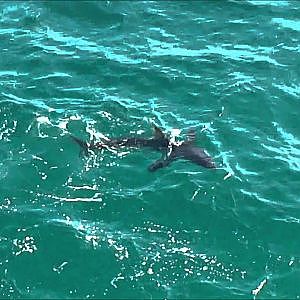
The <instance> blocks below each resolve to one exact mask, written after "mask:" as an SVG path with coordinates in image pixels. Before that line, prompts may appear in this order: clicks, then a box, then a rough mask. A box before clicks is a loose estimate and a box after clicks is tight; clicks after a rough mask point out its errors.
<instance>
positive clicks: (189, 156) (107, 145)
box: [71, 126, 216, 172]
mask: <svg viewBox="0 0 300 300" xmlns="http://www.w3.org/2000/svg"><path fill="white" fill-rule="evenodd" d="M71 137H72V139H73V140H74V141H75V142H76V143H77V144H78V145H79V146H80V147H81V148H82V150H83V151H84V153H85V154H88V150H101V149H116V148H124V147H131V148H142V147H148V148H151V149H153V150H156V151H160V152H162V157H161V158H160V159H158V160H156V161H155V162H154V163H152V164H151V165H150V166H149V167H148V170H149V171H151V172H154V171H156V170H158V169H160V168H163V167H166V166H168V165H169V164H170V163H171V162H173V161H175V160H177V159H185V160H189V161H191V162H193V163H195V164H197V165H200V166H203V167H205V168H209V169H214V168H216V166H215V163H214V162H213V160H212V158H211V157H210V156H209V155H208V154H207V153H206V152H205V151H204V150H203V149H202V148H200V147H197V146H196V145H195V139H196V131H195V129H190V130H189V132H188V135H187V137H188V138H187V140H185V141H183V142H174V141H172V140H171V139H169V138H168V137H167V136H166V135H165V134H164V133H163V132H162V130H161V129H160V128H158V127H157V126H154V137H152V138H148V139H147V138H140V137H129V138H116V139H109V140H107V141H103V142H102V141H101V142H97V143H94V142H92V143H87V142H85V141H83V140H81V139H78V138H77V137H75V136H72V135H71Z"/></svg>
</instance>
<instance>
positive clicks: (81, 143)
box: [71, 135, 89, 155]
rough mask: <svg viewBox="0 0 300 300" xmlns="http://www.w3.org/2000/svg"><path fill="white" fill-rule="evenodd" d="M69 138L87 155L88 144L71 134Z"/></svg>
mask: <svg viewBox="0 0 300 300" xmlns="http://www.w3.org/2000/svg"><path fill="white" fill-rule="evenodd" d="M71 138H72V139H73V140H74V141H75V142H76V143H77V144H78V145H79V146H80V148H81V150H82V152H84V154H85V155H88V149H89V144H88V143H87V142H85V141H83V140H81V139H79V138H77V137H75V136H73V135H71ZM82 152H80V153H82Z"/></svg>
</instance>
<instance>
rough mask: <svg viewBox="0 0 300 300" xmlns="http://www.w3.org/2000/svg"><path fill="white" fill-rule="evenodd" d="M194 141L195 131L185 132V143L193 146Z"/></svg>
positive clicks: (192, 129)
mask: <svg viewBox="0 0 300 300" xmlns="http://www.w3.org/2000/svg"><path fill="white" fill-rule="evenodd" d="M195 140H196V129H195V128H193V127H192V128H190V129H189V130H188V132H187V140H186V141H187V142H188V143H190V144H193V143H194V142H195Z"/></svg>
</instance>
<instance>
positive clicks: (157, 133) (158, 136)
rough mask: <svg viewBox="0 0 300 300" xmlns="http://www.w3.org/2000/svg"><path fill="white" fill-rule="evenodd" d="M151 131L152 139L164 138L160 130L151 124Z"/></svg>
mask: <svg viewBox="0 0 300 300" xmlns="http://www.w3.org/2000/svg"><path fill="white" fill-rule="evenodd" d="M153 129H154V138H155V139H163V138H165V135H164V133H163V132H162V130H161V129H160V128H158V127H157V126H156V125H154V124H153Z"/></svg>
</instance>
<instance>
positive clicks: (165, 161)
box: [148, 158, 172, 172]
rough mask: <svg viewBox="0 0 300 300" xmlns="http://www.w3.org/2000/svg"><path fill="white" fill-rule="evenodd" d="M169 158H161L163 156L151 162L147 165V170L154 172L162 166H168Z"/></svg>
mask: <svg viewBox="0 0 300 300" xmlns="http://www.w3.org/2000/svg"><path fill="white" fill-rule="evenodd" d="M171 161H172V160H171V159H163V158H160V159H158V160H156V161H155V162H154V163H153V164H151V165H150V166H149V167H148V170H149V171H150V172H154V171H156V170H158V169H161V168H163V167H166V166H168V165H169V164H170V163H171Z"/></svg>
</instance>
